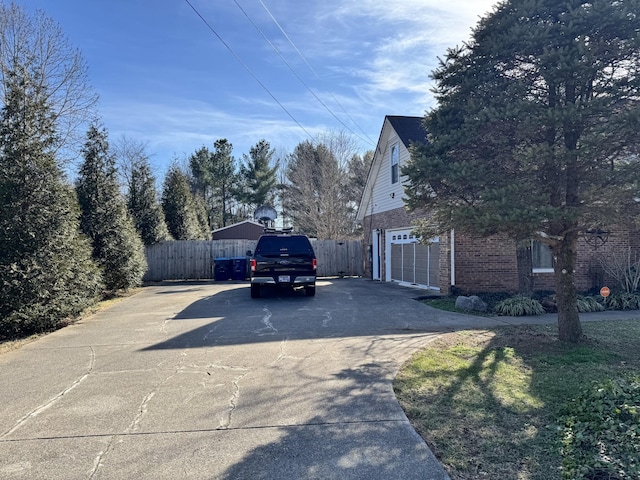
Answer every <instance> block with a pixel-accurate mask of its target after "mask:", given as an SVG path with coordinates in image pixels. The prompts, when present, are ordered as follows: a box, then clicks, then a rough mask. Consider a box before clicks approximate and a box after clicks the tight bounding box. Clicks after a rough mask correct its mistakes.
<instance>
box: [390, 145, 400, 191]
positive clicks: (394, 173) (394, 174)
mask: <svg viewBox="0 0 640 480" xmlns="http://www.w3.org/2000/svg"><path fill="white" fill-rule="evenodd" d="M399 160H400V154H399V153H398V144H397V143H396V144H395V145H393V146H392V147H391V183H398V162H399Z"/></svg>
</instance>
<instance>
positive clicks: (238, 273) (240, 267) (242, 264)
mask: <svg viewBox="0 0 640 480" xmlns="http://www.w3.org/2000/svg"><path fill="white" fill-rule="evenodd" d="M231 261H232V265H233V266H232V271H231V279H232V280H246V279H247V258H246V257H233V258H232V259H231Z"/></svg>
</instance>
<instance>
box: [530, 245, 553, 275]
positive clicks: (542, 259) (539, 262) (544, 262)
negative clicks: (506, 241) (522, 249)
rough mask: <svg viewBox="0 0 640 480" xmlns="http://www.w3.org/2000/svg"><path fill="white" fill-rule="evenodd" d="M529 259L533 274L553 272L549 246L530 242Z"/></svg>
mask: <svg viewBox="0 0 640 480" xmlns="http://www.w3.org/2000/svg"><path fill="white" fill-rule="evenodd" d="M531 257H532V259H531V260H532V262H531V263H532V266H533V271H534V272H536V273H546V272H553V254H552V253H551V249H550V248H549V245H547V244H545V243H542V242H538V241H537V240H532V241H531Z"/></svg>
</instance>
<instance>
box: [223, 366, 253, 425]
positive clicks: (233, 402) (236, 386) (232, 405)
mask: <svg viewBox="0 0 640 480" xmlns="http://www.w3.org/2000/svg"><path fill="white" fill-rule="evenodd" d="M248 374H249V371H247V372H245V373H243V374H242V375H238V376H237V377H236V378H235V380H233V382H232V384H233V392H232V394H231V398H230V399H229V409H228V410H227V412H226V415H225V416H224V417H223V418H221V419H220V423H219V424H218V428H219V429H221V430H228V429H229V428H230V427H231V419H232V417H233V413H234V412H235V410H236V408H237V406H238V398H240V380H242V379H243V378H244V377H245V376H246V375H248Z"/></svg>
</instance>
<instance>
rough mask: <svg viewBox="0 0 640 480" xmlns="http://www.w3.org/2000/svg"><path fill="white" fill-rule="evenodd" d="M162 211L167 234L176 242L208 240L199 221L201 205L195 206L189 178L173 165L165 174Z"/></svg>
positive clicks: (195, 202)
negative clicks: (167, 230)
mask: <svg viewBox="0 0 640 480" xmlns="http://www.w3.org/2000/svg"><path fill="white" fill-rule="evenodd" d="M162 210H163V211H164V216H165V219H166V222H167V228H168V229H169V233H170V234H171V236H173V238H174V239H176V240H202V239H206V238H208V233H207V232H205V231H203V226H202V224H201V221H200V220H199V216H201V215H202V204H200V206H198V205H197V201H196V199H195V198H194V195H193V194H192V193H191V189H190V187H189V177H188V176H187V175H186V174H185V173H184V172H183V171H182V170H181V169H180V168H179V167H178V166H177V165H173V166H171V168H170V169H169V171H168V172H167V175H166V177H165V179H164V184H163V189H162Z"/></svg>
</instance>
